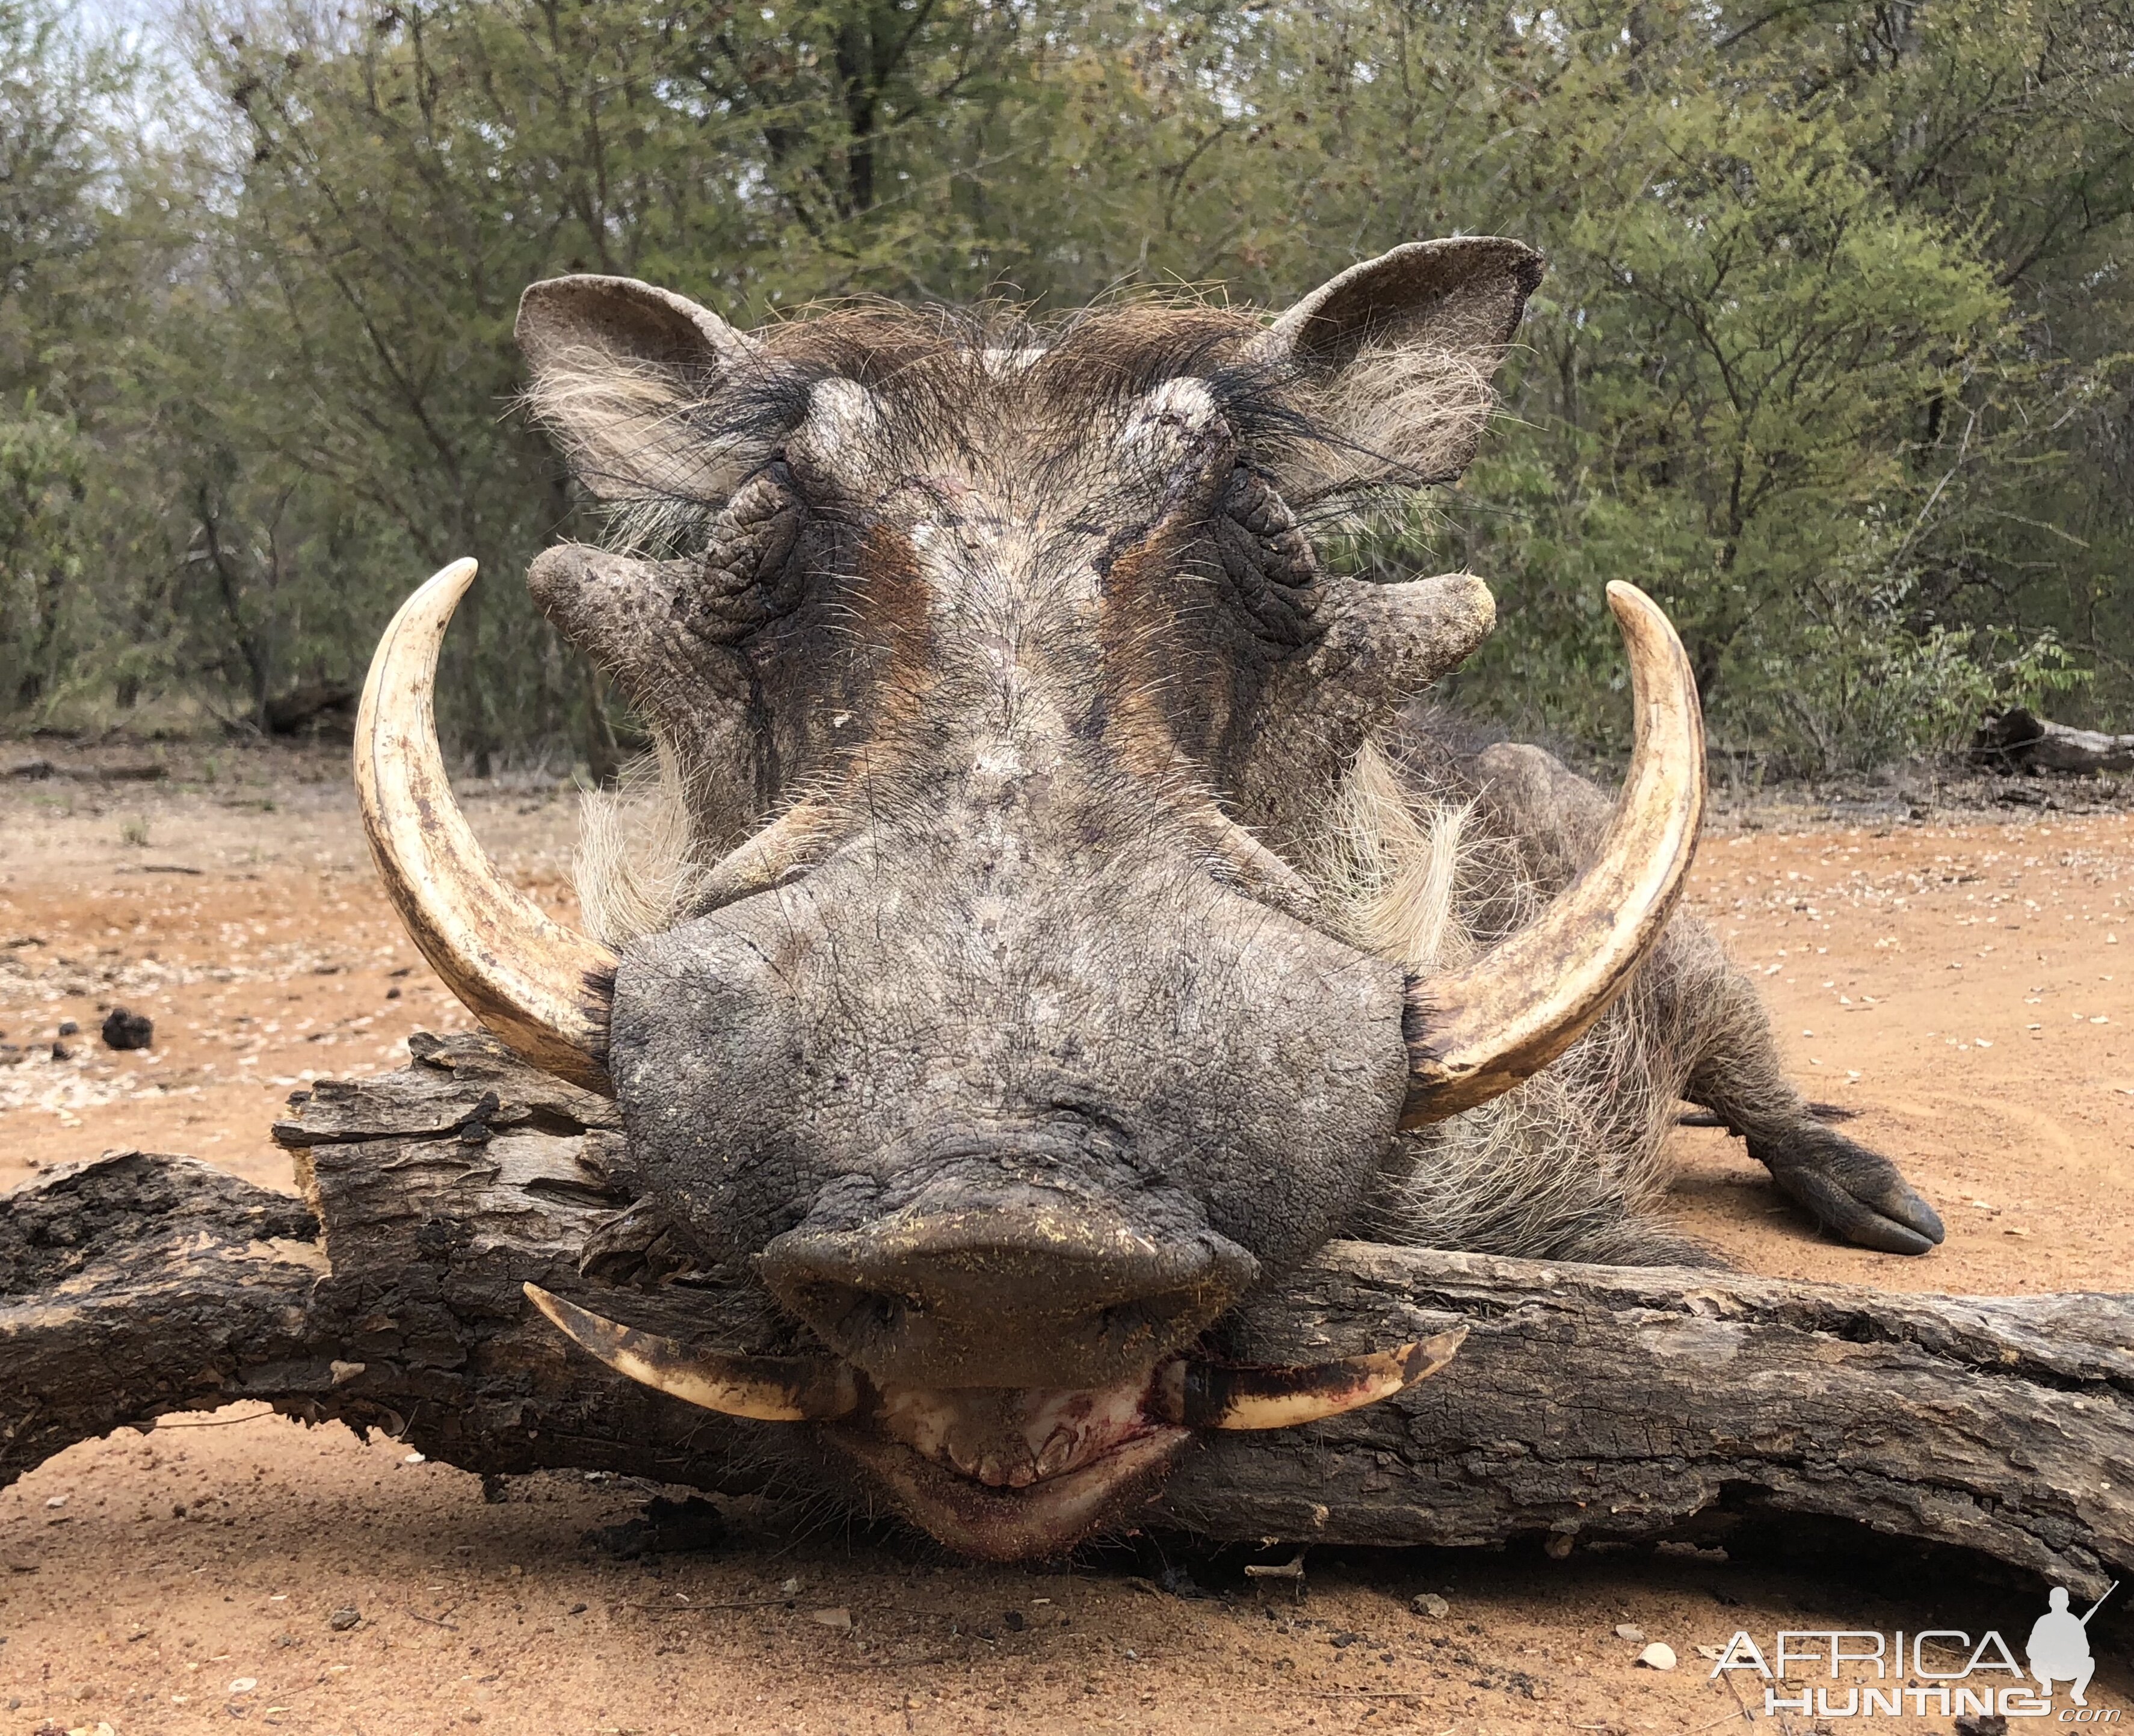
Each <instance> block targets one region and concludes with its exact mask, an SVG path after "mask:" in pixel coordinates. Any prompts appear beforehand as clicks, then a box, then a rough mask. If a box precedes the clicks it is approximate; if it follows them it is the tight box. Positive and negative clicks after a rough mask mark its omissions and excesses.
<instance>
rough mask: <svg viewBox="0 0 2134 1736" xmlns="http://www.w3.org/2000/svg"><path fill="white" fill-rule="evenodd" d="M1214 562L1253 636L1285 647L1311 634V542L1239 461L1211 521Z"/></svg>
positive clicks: (1263, 480)
mask: <svg viewBox="0 0 2134 1736" xmlns="http://www.w3.org/2000/svg"><path fill="white" fill-rule="evenodd" d="M1210 523H1211V528H1212V531H1213V533H1214V564H1215V566H1216V567H1217V570H1218V571H1219V572H1220V574H1221V576H1222V583H1223V586H1224V590H1225V591H1227V592H1228V593H1229V596H1230V598H1231V600H1232V601H1233V602H1234V604H1235V605H1236V606H1237V607H1238V609H1240V610H1243V613H1244V615H1245V617H1246V619H1247V620H1248V623H1249V624H1250V625H1251V628H1252V630H1253V634H1254V635H1255V636H1256V637H1258V638H1259V639H1263V640H1266V641H1267V642H1269V643H1270V644H1275V645H1279V646H1282V647H1284V648H1290V647H1294V646H1296V645H1300V644H1303V643H1304V641H1305V640H1306V639H1307V638H1308V637H1309V636H1310V626H1309V623H1310V620H1311V596H1310V591H1311V584H1312V581H1314V580H1315V579H1316V577H1317V576H1318V566H1317V563H1316V562H1315V561H1314V560H1313V558H1312V554H1311V542H1310V541H1309V540H1308V539H1307V538H1306V536H1305V534H1304V533H1303V532H1302V531H1301V530H1300V529H1299V528H1297V523H1296V516H1295V514H1292V512H1291V511H1290V509H1289V505H1288V503H1287V502H1286V501H1285V500H1283V499H1282V496H1281V494H1278V493H1277V492H1276V489H1275V486H1274V484H1273V482H1272V480H1270V479H1269V477H1268V476H1267V473H1266V472H1265V471H1264V470H1258V469H1256V468H1255V467H1254V466H1253V465H1249V464H1244V463H1240V464H1238V465H1236V466H1235V467H1234V469H1233V470H1231V472H1230V475H1229V481H1228V482H1226V483H1225V484H1224V488H1223V492H1222V494H1221V495H1220V496H1219V498H1218V499H1217V502H1216V507H1215V511H1214V515H1213V518H1212V519H1211V521H1210Z"/></svg>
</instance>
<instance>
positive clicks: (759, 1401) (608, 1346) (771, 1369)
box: [526, 1284, 860, 1423]
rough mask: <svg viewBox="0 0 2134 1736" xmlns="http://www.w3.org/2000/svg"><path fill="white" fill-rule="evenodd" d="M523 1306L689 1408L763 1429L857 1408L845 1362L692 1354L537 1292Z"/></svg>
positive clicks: (529, 1289) (855, 1384)
mask: <svg viewBox="0 0 2134 1736" xmlns="http://www.w3.org/2000/svg"><path fill="white" fill-rule="evenodd" d="M526 1298H527V1300H529V1301H530V1302H531V1303H532V1304H534V1306H535V1307H536V1308H538V1309H540V1310H541V1312H542V1313H543V1314H546V1315H547V1316H548V1320H549V1322H550V1324H553V1326H554V1327H555V1328H556V1329H557V1330H558V1331H559V1332H560V1333H562V1334H563V1336H564V1337H565V1338H568V1339H570V1341H571V1342H572V1343H574V1344H576V1345H577V1346H578V1347H579V1348H581V1349H582V1350H586V1351H589V1352H591V1353H592V1354H593V1355H594V1356H596V1357H599V1358H600V1360H601V1362H605V1363H606V1364H607V1366H608V1367H611V1368H612V1369H614V1370H615V1372H616V1373H617V1374H626V1375H628V1376H629V1377H630V1379H632V1380H633V1381H637V1382H641V1383H642V1384H644V1385H645V1386H649V1387H652V1388H653V1389H654V1391H659V1392H664V1393H666V1394H667V1395H668V1396H669V1397H671V1398H678V1399H680V1400H681V1401H683V1403H685V1404H691V1405H698V1406H702V1408H703V1409H705V1410H707V1411H720V1412H722V1414H724V1415H727V1416H746V1417H751V1418H753V1419H754V1420H756V1421H757V1422H764V1423H824V1422H831V1421H834V1420H836V1419H837V1418H838V1417H841V1416H845V1415H849V1414H851V1413H852V1411H856V1410H857V1409H858V1408H859V1402H860V1390H859V1380H858V1377H857V1376H856V1375H855V1374H854V1373H853V1372H852V1366H851V1365H850V1364H849V1363H847V1362H833V1361H831V1360H830V1359H829V1358H828V1357H752V1356H735V1355H730V1354H727V1353H724V1352H721V1351H716V1350H713V1351H703V1350H693V1349H691V1348H689V1347H688V1345H686V1344H684V1343H683V1342H682V1341H681V1340H680V1339H679V1338H663V1337H661V1336H660V1335H659V1333H652V1332H640V1331H639V1330H638V1329H636V1328H635V1327H634V1326H624V1325H620V1324H617V1323H616V1321H613V1320H609V1319H602V1318H601V1316H600V1315H599V1314H589V1313H587V1310H585V1309H582V1308H580V1307H579V1306H578V1305H577V1304H576V1303H574V1302H566V1301H565V1300H563V1299H562V1297H561V1296H556V1295H550V1294H549V1293H548V1291H547V1290H543V1289H542V1288H541V1286H540V1285H538V1284H529V1285H527V1286H526Z"/></svg>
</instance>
